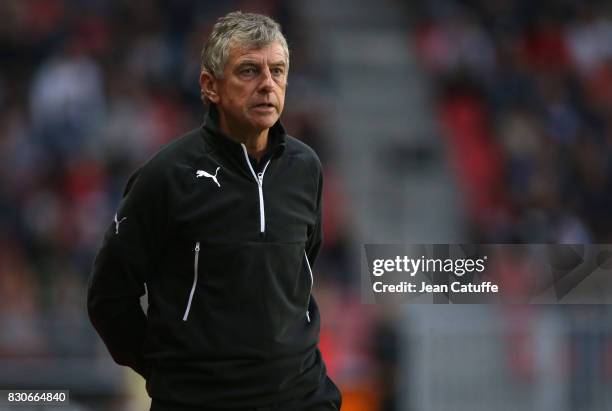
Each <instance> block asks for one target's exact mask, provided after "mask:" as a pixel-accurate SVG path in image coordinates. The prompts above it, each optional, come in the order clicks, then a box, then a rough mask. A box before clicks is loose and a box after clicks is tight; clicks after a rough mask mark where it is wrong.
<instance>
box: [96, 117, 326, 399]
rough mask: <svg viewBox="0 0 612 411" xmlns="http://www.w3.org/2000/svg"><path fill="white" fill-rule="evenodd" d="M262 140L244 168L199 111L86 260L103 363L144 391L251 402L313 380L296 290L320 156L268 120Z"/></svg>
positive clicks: (313, 320) (311, 315)
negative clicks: (196, 123) (105, 355)
mask: <svg viewBox="0 0 612 411" xmlns="http://www.w3.org/2000/svg"><path fill="white" fill-rule="evenodd" d="M269 138H270V143H269V149H268V151H267V154H266V155H265V156H264V157H263V158H262V160H261V161H260V162H259V167H257V165H256V164H253V163H254V161H253V160H252V159H249V157H248V156H247V153H246V149H245V148H244V147H243V145H241V144H239V143H236V142H234V141H232V140H230V139H229V138H227V137H226V136H224V135H222V134H221V132H220V131H219V125H218V113H217V111H216V109H215V108H214V106H213V108H211V110H209V113H208V114H207V117H206V120H205V122H204V125H203V126H202V128H201V129H197V130H194V131H191V132H189V133H188V134H186V135H184V136H182V137H180V138H178V139H177V140H175V141H174V142H172V143H170V144H169V145H167V146H166V147H165V148H163V149H162V150H161V151H160V152H158V153H157V154H156V155H155V156H154V157H153V158H152V159H150V160H149V161H148V162H147V163H146V164H145V165H144V166H143V167H141V168H140V169H139V170H138V171H137V172H136V173H135V174H134V175H132V177H131V178H130V179H129V181H128V184H127V186H126V189H125V192H124V196H123V199H122V201H121V203H120V205H119V208H118V211H117V214H116V216H115V219H114V221H113V222H112V223H111V225H110V227H109V228H108V231H107V232H106V235H105V238H104V243H103V245H102V247H101V249H100V251H99V252H98V255H97V256H96V259H95V262H94V267H93V273H92V276H91V279H90V283H89V290H88V311H89V316H90V319H91V321H92V323H93V325H94V326H95V328H96V330H97V331H98V333H99V334H100V336H101V337H102V339H103V340H104V342H105V344H106V346H107V347H108V350H109V351H110V353H111V355H112V357H113V359H114V360H115V361H116V362H117V363H119V364H122V365H127V366H130V367H132V368H133V369H134V370H135V371H137V372H138V373H140V374H141V375H143V376H144V377H145V378H146V380H147V385H146V386H147V391H148V393H149V395H150V396H151V397H153V398H157V399H160V400H166V401H173V402H178V403H185V404H186V405H187V404H194V405H208V406H211V407H223V408H237V407H245V406H249V407H253V406H260V405H266V404H271V403H278V402H284V401H287V400H289V399H295V398H300V396H303V395H305V394H307V393H308V392H310V391H312V390H314V389H316V387H317V386H318V384H319V383H320V382H321V381H323V379H324V378H325V374H326V371H325V366H324V364H323V361H322V359H321V354H320V352H319V350H318V348H317V343H318V338H319V313H318V309H317V305H316V302H315V300H314V298H312V296H311V295H310V294H311V289H312V284H313V276H312V271H311V264H312V263H314V261H315V259H316V256H317V253H318V251H319V248H320V245H321V190H322V173H321V164H320V162H319V159H318V157H317V156H316V154H315V153H314V152H313V151H312V149H310V148H309V147H308V146H306V145H305V144H303V143H301V142H300V141H298V140H296V139H294V138H292V137H290V136H288V135H286V133H285V131H284V129H283V127H282V125H281V124H280V123H276V124H275V125H274V126H273V127H272V128H271V129H270V134H269ZM213 177H214V178H213ZM145 284H146V287H147V290H146V291H147V292H148V301H149V305H148V310H147V314H146V315H145V313H144V312H143V311H142V309H141V307H140V304H139V298H140V296H142V295H144V294H145Z"/></svg>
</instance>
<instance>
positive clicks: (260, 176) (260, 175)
mask: <svg viewBox="0 0 612 411" xmlns="http://www.w3.org/2000/svg"><path fill="white" fill-rule="evenodd" d="M257 179H258V180H259V182H260V183H261V181H262V180H263V173H257Z"/></svg>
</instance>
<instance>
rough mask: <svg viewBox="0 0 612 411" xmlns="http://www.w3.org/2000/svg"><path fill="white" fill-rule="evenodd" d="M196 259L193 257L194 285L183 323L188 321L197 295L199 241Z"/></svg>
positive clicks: (195, 251)
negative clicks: (194, 296) (195, 294)
mask: <svg viewBox="0 0 612 411" xmlns="http://www.w3.org/2000/svg"><path fill="white" fill-rule="evenodd" d="M193 251H194V257H193V285H192V286H191V292H190V293H189V301H188V302H187V308H185V314H184V315H183V321H187V317H188V316H189V310H190V309H191V302H192V301H193V294H194V293H195V289H196V286H197V285H198V260H199V259H200V242H199V241H198V242H197V243H196V245H195V249H194V250H193Z"/></svg>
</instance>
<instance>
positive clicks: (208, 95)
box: [200, 70, 219, 104]
mask: <svg viewBox="0 0 612 411" xmlns="http://www.w3.org/2000/svg"><path fill="white" fill-rule="evenodd" d="M200 90H201V93H202V99H205V100H208V101H210V102H212V103H215V104H217V103H218V102H219V94H217V93H218V85H217V79H216V78H215V77H214V76H213V75H212V74H210V73H209V72H208V71H206V70H202V71H201V72H200Z"/></svg>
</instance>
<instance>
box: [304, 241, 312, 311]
mask: <svg viewBox="0 0 612 411" xmlns="http://www.w3.org/2000/svg"><path fill="white" fill-rule="evenodd" d="M304 258H305V259H306V267H308V274H310V291H308V302H307V303H306V320H308V322H310V311H309V310H308V309H309V308H310V295H311V294H312V286H313V285H314V277H313V276H312V269H311V268H310V261H308V255H307V254H306V250H304Z"/></svg>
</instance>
